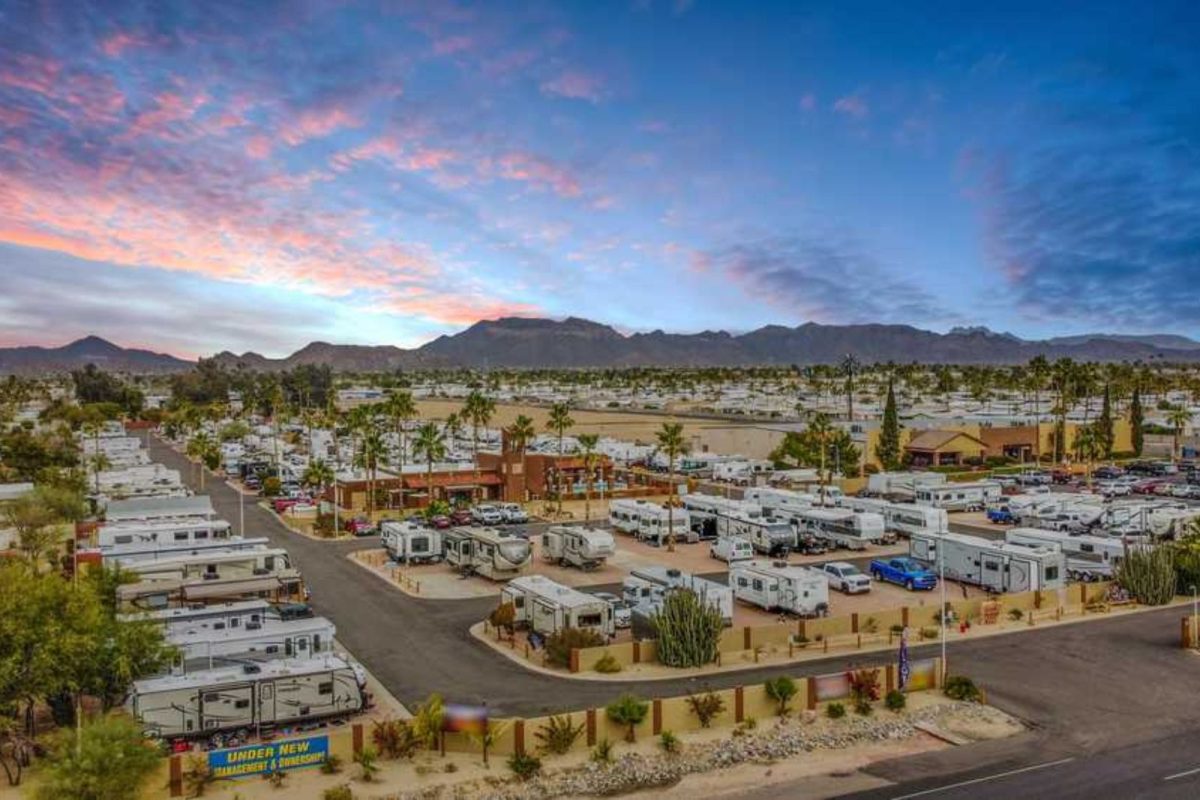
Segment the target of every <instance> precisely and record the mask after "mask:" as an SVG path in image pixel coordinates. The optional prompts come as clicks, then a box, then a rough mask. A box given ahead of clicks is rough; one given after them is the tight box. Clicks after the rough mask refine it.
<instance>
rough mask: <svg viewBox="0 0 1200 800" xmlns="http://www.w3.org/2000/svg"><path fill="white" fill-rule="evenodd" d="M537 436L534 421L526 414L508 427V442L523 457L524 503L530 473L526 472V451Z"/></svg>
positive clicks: (527, 491)
mask: <svg viewBox="0 0 1200 800" xmlns="http://www.w3.org/2000/svg"><path fill="white" fill-rule="evenodd" d="M536 436H537V430H536V429H535V428H534V427H533V420H532V419H530V418H529V417H527V416H525V415H524V414H520V415H519V416H518V417H517V419H516V421H514V422H513V424H512V425H509V426H508V440H509V442H511V443H512V447H513V449H514V450H516V451H517V453H518V454H520V456H521V500H522V501H524V499H525V497H526V495H528V494H529V473H528V472H526V470H525V451H526V450H528V449H529V445H530V444H531V443H532V442H533V440H534V437H536Z"/></svg>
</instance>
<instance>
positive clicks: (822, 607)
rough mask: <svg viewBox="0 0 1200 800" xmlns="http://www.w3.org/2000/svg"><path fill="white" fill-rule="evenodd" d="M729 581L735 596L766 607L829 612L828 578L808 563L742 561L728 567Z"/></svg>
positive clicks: (806, 613)
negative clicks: (807, 565)
mask: <svg viewBox="0 0 1200 800" xmlns="http://www.w3.org/2000/svg"><path fill="white" fill-rule="evenodd" d="M729 585H730V586H731V587H732V588H733V596H734V597H736V598H737V599H738V600H741V601H742V602H743V603H749V604H750V605H754V606H758V607H759V608H763V609H766V610H767V611H783V612H786V613H789V614H796V615H798V616H801V617H824V616H827V615H828V614H829V581H828V580H826V579H825V576H824V575H822V574H821V573H820V572H818V571H817V570H815V569H811V568H809V567H798V566H790V565H788V564H787V562H783V561H780V562H774V563H768V562H765V561H742V562H739V563H737V564H734V565H732V566H731V567H730V568H729Z"/></svg>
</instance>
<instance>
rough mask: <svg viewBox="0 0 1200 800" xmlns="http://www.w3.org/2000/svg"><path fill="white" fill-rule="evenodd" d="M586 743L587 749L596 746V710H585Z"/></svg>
mask: <svg viewBox="0 0 1200 800" xmlns="http://www.w3.org/2000/svg"><path fill="white" fill-rule="evenodd" d="M587 743H588V747H595V746H596V709H594V708H589V709H588V710H587Z"/></svg>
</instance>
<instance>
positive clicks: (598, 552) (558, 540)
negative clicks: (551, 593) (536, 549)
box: [541, 525, 617, 571]
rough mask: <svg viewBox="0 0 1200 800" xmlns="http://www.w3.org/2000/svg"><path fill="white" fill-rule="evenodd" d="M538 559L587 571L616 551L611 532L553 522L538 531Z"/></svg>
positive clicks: (600, 563)
mask: <svg viewBox="0 0 1200 800" xmlns="http://www.w3.org/2000/svg"><path fill="white" fill-rule="evenodd" d="M541 552H542V559H543V560H545V561H551V562H558V563H559V564H561V565H562V566H564V567H567V566H570V567H578V568H579V569H581V570H584V571H588V570H593V569H596V568H597V567H601V566H604V562H605V561H607V560H608V559H609V558H611V557H612V556H613V554H615V553H616V552H617V545H616V542H615V541H613V535H612V534H611V533H609V532H608V531H602V530H600V529H599V528H580V527H571V526H568V525H554V526H551V527H550V528H547V529H546V532H545V533H543V534H542V550H541Z"/></svg>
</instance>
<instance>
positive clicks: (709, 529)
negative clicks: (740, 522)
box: [683, 494, 762, 539]
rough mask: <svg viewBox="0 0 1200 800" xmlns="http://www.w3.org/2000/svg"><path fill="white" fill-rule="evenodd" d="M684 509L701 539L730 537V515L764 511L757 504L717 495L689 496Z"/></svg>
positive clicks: (689, 522) (685, 498)
mask: <svg viewBox="0 0 1200 800" xmlns="http://www.w3.org/2000/svg"><path fill="white" fill-rule="evenodd" d="M683 507H684V509H685V510H686V511H687V514H688V524H689V525H690V527H691V528H692V530H693V531H695V532H696V534H697V535H698V536H699V537H700V538H701V539H715V538H717V537H718V536H726V535H728V533H729V515H730V514H731V513H733V512H735V511H745V512H747V513H761V511H762V509H761V508H760V507H759V506H758V504H757V503H751V502H748V501H745V500H733V499H731V498H728V497H721V496H720V495H715V494H689V495H687V496H685V497H684V498H683Z"/></svg>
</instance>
